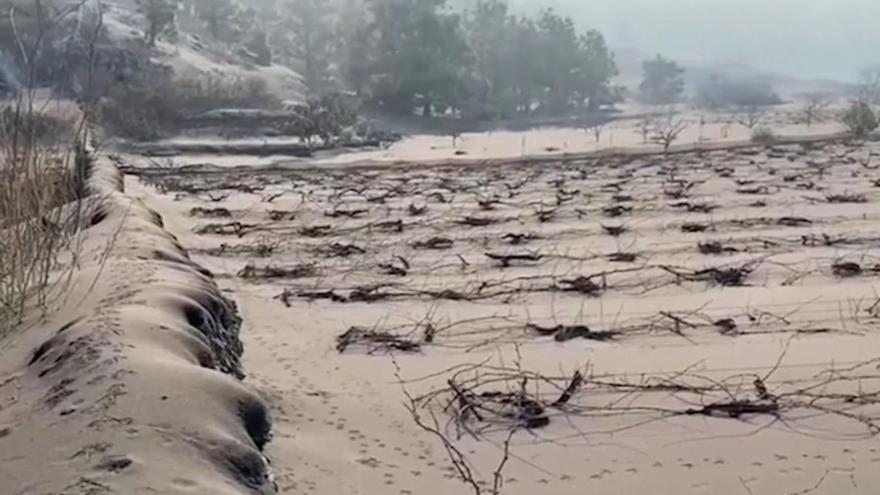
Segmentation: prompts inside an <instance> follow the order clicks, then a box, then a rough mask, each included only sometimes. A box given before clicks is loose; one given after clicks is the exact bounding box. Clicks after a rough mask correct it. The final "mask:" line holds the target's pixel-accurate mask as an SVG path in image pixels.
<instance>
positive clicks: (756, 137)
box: [752, 126, 777, 144]
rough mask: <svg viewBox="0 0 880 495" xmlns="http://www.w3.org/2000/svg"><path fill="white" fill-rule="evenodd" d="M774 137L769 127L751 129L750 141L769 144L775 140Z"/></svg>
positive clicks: (774, 134)
mask: <svg viewBox="0 0 880 495" xmlns="http://www.w3.org/2000/svg"><path fill="white" fill-rule="evenodd" d="M776 139H777V136H776V133H775V132H773V129H771V128H769V127H766V126H760V127H756V128H755V130H753V131H752V142H754V143H761V144H770V143H773V142H776Z"/></svg>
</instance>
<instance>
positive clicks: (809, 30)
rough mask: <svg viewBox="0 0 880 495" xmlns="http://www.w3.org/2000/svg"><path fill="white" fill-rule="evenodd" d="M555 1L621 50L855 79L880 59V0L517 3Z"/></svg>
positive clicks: (533, 6) (522, 0)
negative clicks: (865, 68)
mask: <svg viewBox="0 0 880 495" xmlns="http://www.w3.org/2000/svg"><path fill="white" fill-rule="evenodd" d="M512 3H513V4H515V5H517V6H518V7H519V8H520V9H523V10H526V11H534V10H537V9H538V8H540V7H541V6H554V7H555V8H557V10H559V11H560V12H561V13H565V14H568V15H571V16H572V17H574V18H575V19H576V20H577V21H578V24H579V25H580V26H582V27H595V28H597V29H599V30H601V31H602V32H603V33H604V34H605V35H606V36H607V38H608V40H609V44H610V45H611V46H612V47H617V48H630V49H635V50H638V51H641V52H644V53H646V54H653V53H657V52H659V53H663V54H664V55H667V56H670V57H673V58H677V59H679V60H681V61H682V62H685V63H698V64H700V63H744V64H749V65H752V66H754V67H756V68H759V69H763V70H767V71H774V72H780V73H785V74H790V75H793V76H798V77H802V78H824V79H836V80H841V81H853V80H855V79H856V78H857V76H858V72H859V70H860V69H861V68H863V67H864V66H867V65H874V64H877V63H880V27H878V26H880V25H878V20H880V0H515V1H514V2H512Z"/></svg>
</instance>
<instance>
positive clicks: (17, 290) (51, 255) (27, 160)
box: [0, 102, 81, 338]
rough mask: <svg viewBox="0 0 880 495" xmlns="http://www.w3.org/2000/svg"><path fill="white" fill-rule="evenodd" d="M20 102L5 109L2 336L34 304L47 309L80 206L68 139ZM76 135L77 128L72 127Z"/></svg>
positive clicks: (0, 156) (0, 165) (0, 152)
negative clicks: (46, 134) (53, 135)
mask: <svg viewBox="0 0 880 495" xmlns="http://www.w3.org/2000/svg"><path fill="white" fill-rule="evenodd" d="M29 107H30V106H29V105H26V104H24V103H21V102H20V103H19V104H18V105H17V106H16V107H14V108H13V109H11V110H4V111H3V112H2V113H0V230H2V232H0V338H3V337H5V336H7V335H8V334H9V332H10V331H11V330H13V329H14V328H15V327H17V326H18V325H19V324H20V323H21V322H22V319H23V316H24V315H25V314H26V311H27V310H28V309H30V308H31V307H32V306H33V305H36V306H38V307H41V308H45V305H46V302H47V295H48V292H49V282H50V278H51V276H52V275H53V273H55V270H56V268H57V267H58V260H59V257H60V256H61V254H62V253H64V252H66V251H69V250H70V249H74V248H75V246H76V243H75V242H72V239H73V238H74V237H73V236H74V235H75V232H76V230H77V229H78V228H79V226H80V222H79V216H74V214H77V215H78V214H79V213H81V212H80V211H79V208H78V207H67V208H62V207H61V206H62V205H65V204H67V203H70V202H76V203H75V204H76V205H79V202H78V201H76V200H77V195H76V188H75V183H74V181H73V174H72V173H71V168H69V167H68V166H67V163H66V160H65V157H66V156H69V155H68V153H67V152H68V151H70V150H69V149H68V148H69V146H65V145H64V143H63V142H59V141H55V142H53V143H51V144H52V145H51V146H50V145H49V144H43V143H41V142H40V141H39V140H38V139H37V136H36V134H35V132H34V130H35V128H36V127H35V123H36V122H42V121H44V120H45V117H44V116H42V115H39V114H38V113H37V112H35V111H32V110H29ZM71 134H72V132H71Z"/></svg>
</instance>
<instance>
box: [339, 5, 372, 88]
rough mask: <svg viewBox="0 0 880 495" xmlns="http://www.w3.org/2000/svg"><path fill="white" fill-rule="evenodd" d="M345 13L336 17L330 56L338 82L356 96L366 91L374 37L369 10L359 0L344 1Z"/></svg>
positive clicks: (368, 82) (368, 83)
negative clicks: (336, 71) (334, 61)
mask: <svg viewBox="0 0 880 495" xmlns="http://www.w3.org/2000/svg"><path fill="white" fill-rule="evenodd" d="M341 8H343V9H344V12H345V13H346V15H342V16H338V17H339V18H338V20H337V21H336V24H335V26H334V33H335V40H336V41H335V46H334V59H335V60H336V63H337V64H338V66H339V72H340V74H339V75H340V77H341V79H342V81H344V82H345V84H346V85H347V86H348V87H349V89H352V90H353V91H354V92H355V93H356V94H358V95H364V94H365V93H367V92H368V91H369V85H370V69H371V63H372V62H371V61H372V59H373V53H374V45H375V37H374V36H373V30H372V25H371V22H370V21H369V12H367V10H366V6H365V5H364V3H363V1H362V0H345V3H344V5H343V6H342V7H341Z"/></svg>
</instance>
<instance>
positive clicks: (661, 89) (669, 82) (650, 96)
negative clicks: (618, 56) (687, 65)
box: [639, 55, 685, 105]
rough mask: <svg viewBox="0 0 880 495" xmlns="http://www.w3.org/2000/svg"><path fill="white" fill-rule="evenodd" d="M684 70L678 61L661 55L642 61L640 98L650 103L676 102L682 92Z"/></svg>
mask: <svg viewBox="0 0 880 495" xmlns="http://www.w3.org/2000/svg"><path fill="white" fill-rule="evenodd" d="M684 72H685V71H684V69H683V68H682V67H681V66H679V65H678V63H676V62H675V61H672V60H669V59H666V58H663V56H661V55H657V56H656V57H655V58H654V59H652V60H646V61H644V62H642V83H641V84H640V85H639V94H640V97H641V100H642V101H643V102H645V103H649V104H652V105H667V104H670V103H675V102H677V101H678V100H679V99H680V98H681V96H682V95H683V94H684Z"/></svg>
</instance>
